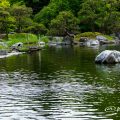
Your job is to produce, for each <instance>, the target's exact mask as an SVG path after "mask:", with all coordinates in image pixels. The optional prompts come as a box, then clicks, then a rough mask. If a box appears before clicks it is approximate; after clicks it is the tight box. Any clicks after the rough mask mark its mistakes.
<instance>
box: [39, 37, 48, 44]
mask: <svg viewBox="0 0 120 120" xmlns="http://www.w3.org/2000/svg"><path fill="white" fill-rule="evenodd" d="M40 41H43V42H45V43H48V42H49V38H48V37H47V36H41V37H40Z"/></svg>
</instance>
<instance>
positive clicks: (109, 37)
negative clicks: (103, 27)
mask: <svg viewBox="0 0 120 120" xmlns="http://www.w3.org/2000/svg"><path fill="white" fill-rule="evenodd" d="M103 36H104V37H106V38H107V40H113V39H114V37H112V36H109V35H103Z"/></svg>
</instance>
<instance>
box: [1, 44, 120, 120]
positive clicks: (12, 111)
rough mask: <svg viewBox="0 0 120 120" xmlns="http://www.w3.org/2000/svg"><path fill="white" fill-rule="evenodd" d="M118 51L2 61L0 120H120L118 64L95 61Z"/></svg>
mask: <svg viewBox="0 0 120 120" xmlns="http://www.w3.org/2000/svg"><path fill="white" fill-rule="evenodd" d="M105 49H116V50H120V47H119V46H102V47H100V48H98V49H96V48H86V47H69V46H65V47H61V46H59V47H57V48H56V47H47V48H45V49H43V50H42V51H40V52H36V53H34V54H22V55H19V56H12V57H9V58H5V59H0V119H3V120H113V119H114V120H120V64H116V65H97V64H95V63H94V59H95V56H96V55H97V54H98V53H100V51H103V50H105Z"/></svg>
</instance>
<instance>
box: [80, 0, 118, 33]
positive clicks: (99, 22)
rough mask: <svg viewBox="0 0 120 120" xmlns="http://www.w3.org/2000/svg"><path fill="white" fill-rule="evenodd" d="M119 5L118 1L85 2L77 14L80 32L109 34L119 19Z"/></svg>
mask: <svg viewBox="0 0 120 120" xmlns="http://www.w3.org/2000/svg"><path fill="white" fill-rule="evenodd" d="M119 5H120V3H119V1H118V0H107V1H103V0H99V1H96V0H92V1H91V0H86V1H85V2H83V3H82V4H81V9H80V11H79V13H78V16H79V20H80V27H81V30H82V31H100V32H103V33H107V32H108V33H110V32H111V30H113V29H114V27H115V26H116V25H117V24H118V21H119V18H120V16H119V14H120V12H118V6H119ZM113 23H114V25H113Z"/></svg>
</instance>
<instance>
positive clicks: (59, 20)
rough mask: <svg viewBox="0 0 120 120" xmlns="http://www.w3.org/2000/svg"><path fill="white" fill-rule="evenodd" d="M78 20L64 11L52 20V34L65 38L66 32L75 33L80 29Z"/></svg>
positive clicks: (70, 13)
mask: <svg viewBox="0 0 120 120" xmlns="http://www.w3.org/2000/svg"><path fill="white" fill-rule="evenodd" d="M77 23H78V20H77V18H76V17H75V16H74V15H73V13H72V12H70V11H62V12H60V13H59V15H58V16H57V17H56V18H55V19H53V20H51V23H50V34H52V35H58V36H61V35H62V36H63V35H65V30H66V29H67V30H68V31H69V32H71V33H74V32H75V31H76V30H77V28H78V24H77Z"/></svg>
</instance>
